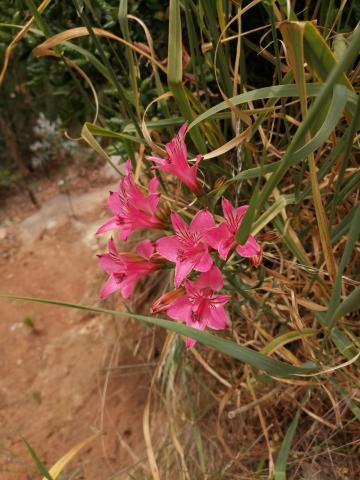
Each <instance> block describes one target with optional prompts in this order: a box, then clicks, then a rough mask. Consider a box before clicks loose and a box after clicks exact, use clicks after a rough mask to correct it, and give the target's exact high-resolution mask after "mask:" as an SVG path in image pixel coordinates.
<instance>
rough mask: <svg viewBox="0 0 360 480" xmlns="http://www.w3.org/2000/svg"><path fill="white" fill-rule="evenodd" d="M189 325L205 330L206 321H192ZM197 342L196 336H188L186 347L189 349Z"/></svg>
mask: <svg viewBox="0 0 360 480" xmlns="http://www.w3.org/2000/svg"><path fill="white" fill-rule="evenodd" d="M188 326H189V327H192V328H196V329H197V330H205V327H206V322H193V321H190V322H189V323H188ZM196 342H197V340H195V339H194V338H190V337H186V340H185V345H186V348H187V349H189V348H191V347H193V346H194V345H195V344H196Z"/></svg>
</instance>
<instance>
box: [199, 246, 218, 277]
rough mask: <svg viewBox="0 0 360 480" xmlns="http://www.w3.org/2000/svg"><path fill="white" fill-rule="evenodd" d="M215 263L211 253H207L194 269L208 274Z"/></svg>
mask: <svg viewBox="0 0 360 480" xmlns="http://www.w3.org/2000/svg"><path fill="white" fill-rule="evenodd" d="M206 248H207V247H206ZM213 263H214V261H213V259H212V258H211V256H210V254H209V252H208V251H205V252H204V254H203V255H202V256H201V257H200V258H199V259H198V260H197V262H196V263H195V264H194V269H195V270H197V271H198V272H207V271H208V270H210V268H211V266H212V265H213Z"/></svg>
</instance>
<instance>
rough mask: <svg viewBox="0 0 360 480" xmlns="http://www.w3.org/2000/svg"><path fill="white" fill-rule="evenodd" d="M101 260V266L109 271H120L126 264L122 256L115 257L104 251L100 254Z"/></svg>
mask: <svg viewBox="0 0 360 480" xmlns="http://www.w3.org/2000/svg"><path fill="white" fill-rule="evenodd" d="M99 261H100V265H101V267H102V268H103V269H104V270H105V272H107V273H114V272H119V271H121V270H123V269H124V264H123V262H122V261H121V258H120V257H118V258H114V256H113V255H110V254H108V253H103V254H101V255H99Z"/></svg>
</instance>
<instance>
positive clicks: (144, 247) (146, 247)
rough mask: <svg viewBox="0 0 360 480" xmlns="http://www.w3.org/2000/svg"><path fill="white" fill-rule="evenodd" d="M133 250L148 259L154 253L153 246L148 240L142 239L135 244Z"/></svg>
mask: <svg viewBox="0 0 360 480" xmlns="http://www.w3.org/2000/svg"><path fill="white" fill-rule="evenodd" d="M135 251H136V253H137V254H138V255H141V256H142V257H145V258H147V259H149V258H150V257H151V255H152V254H153V253H154V246H153V244H152V242H151V241H150V240H144V241H142V242H140V243H138V244H137V246H136V249H135Z"/></svg>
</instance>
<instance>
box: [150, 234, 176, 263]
mask: <svg viewBox="0 0 360 480" xmlns="http://www.w3.org/2000/svg"><path fill="white" fill-rule="evenodd" d="M179 248H181V244H180V242H179V240H178V239H177V237H175V235H172V236H171V237H162V238H159V240H158V241H157V242H156V251H157V252H158V253H159V254H160V255H161V256H162V257H164V258H166V259H167V260H170V261H171V262H176V260H177V257H178V250H179Z"/></svg>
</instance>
